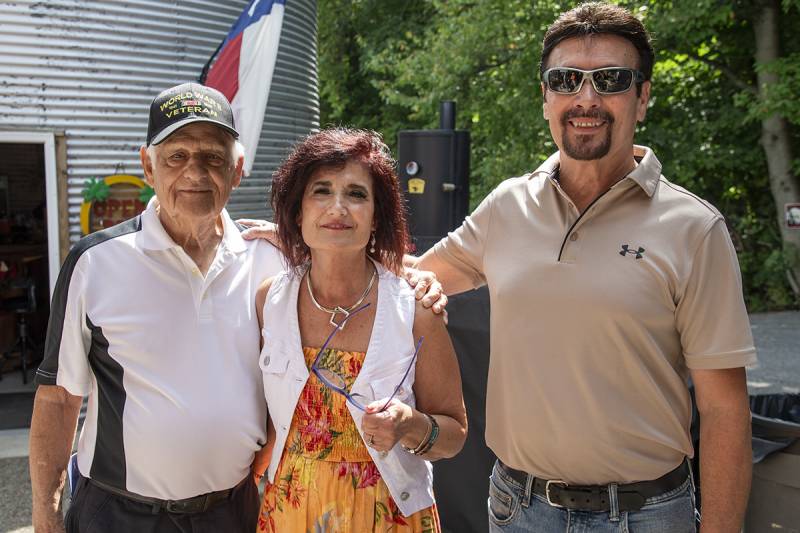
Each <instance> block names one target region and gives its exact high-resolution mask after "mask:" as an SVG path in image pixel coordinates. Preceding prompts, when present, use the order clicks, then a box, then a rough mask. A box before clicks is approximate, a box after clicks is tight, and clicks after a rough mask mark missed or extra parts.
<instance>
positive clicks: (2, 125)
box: [0, 0, 319, 265]
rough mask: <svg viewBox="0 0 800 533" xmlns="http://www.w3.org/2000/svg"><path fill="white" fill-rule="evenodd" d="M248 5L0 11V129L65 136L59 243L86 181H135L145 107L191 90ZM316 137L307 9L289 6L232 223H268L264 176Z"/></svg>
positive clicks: (155, 2)
mask: <svg viewBox="0 0 800 533" xmlns="http://www.w3.org/2000/svg"><path fill="white" fill-rule="evenodd" d="M247 4H248V2H247V1H246V0H225V1H218V0H170V1H164V0H117V1H114V0H106V1H100V0H52V1H48V2H40V1H33V0H22V1H16V2H13V3H8V2H6V3H2V4H0V20H1V21H2V25H1V26H0V130H3V131H5V132H14V131H24V132H54V133H55V134H56V135H57V136H58V138H61V137H60V135H63V142H64V144H65V146H66V157H65V163H66V164H65V167H66V168H65V170H66V187H64V186H63V184H61V185H60V187H61V189H62V191H63V192H62V196H64V197H65V198H63V197H62V198H60V204H61V205H65V206H66V210H67V214H66V216H64V214H63V213H62V214H61V217H63V218H62V219H63V220H64V221H66V225H67V226H68V227H67V228H63V227H62V228H60V231H61V235H62V240H64V239H66V240H68V241H69V242H74V241H76V240H77V239H78V238H79V237H80V222H79V211H80V204H81V203H82V201H83V199H82V196H81V194H82V190H83V187H84V184H85V182H86V180H88V179H90V178H97V177H102V176H107V175H109V174H120V173H126V174H135V175H141V170H140V164H139V155H138V149H139V146H140V145H141V144H142V143H143V142H144V137H145V132H146V128H147V109H148V106H149V103H150V101H151V99H152V98H153V96H154V95H155V94H157V93H158V92H159V91H161V90H162V89H164V88H166V87H169V86H172V85H175V84H177V83H180V82H183V81H189V80H196V79H197V77H198V75H199V74H200V71H201V69H202V67H203V65H204V64H205V63H206V61H207V60H208V58H209V56H210V55H211V54H212V53H213V51H214V50H215V49H216V47H217V45H218V44H219V43H220V42H221V41H222V39H223V38H224V37H225V35H226V34H227V32H228V30H229V28H230V26H231V25H232V24H233V22H235V20H236V18H237V17H238V16H239V14H240V13H241V11H242V10H243V9H244V7H245V6H246V5H247ZM318 127H319V100H318V91H317V55H316V1H315V0H287V2H286V10H285V15H284V21H283V28H282V32H281V40H280V46H279V50H278V57H277V63H276V67H275V73H274V77H273V82H272V88H271V91H270V97H269V101H268V104H267V110H266V116H265V120H264V127H263V130H262V134H261V139H260V143H259V149H258V153H257V156H256V161H255V164H254V166H253V172H252V174H251V176H250V177H249V178H247V179H246V180H245V181H243V183H242V186H241V187H240V188H239V189H238V190H237V191H236V192H235V193H234V195H233V197H232V198H231V201H230V203H229V211H230V212H231V214H232V215H233V216H234V217H239V216H257V217H265V216H267V217H268V216H270V213H269V211H268V210H267V207H266V204H267V194H268V192H267V189H268V185H269V182H270V179H271V175H272V172H273V171H274V169H275V168H276V167H277V165H278V163H279V162H280V160H281V159H282V158H283V157H284V156H285V155H286V153H287V151H288V148H289V147H290V146H291V144H292V143H293V142H294V141H295V140H296V139H297V138H298V137H300V136H303V135H305V134H307V133H309V132H310V131H312V130H315V129H317V128H318ZM7 134H8V133H7ZM9 135H10V134H9ZM64 200H66V202H64ZM61 217H60V218H61ZM62 225H63V224H62ZM65 230H66V231H65ZM62 244H63V243H62ZM52 264H53V263H52V262H51V265H52Z"/></svg>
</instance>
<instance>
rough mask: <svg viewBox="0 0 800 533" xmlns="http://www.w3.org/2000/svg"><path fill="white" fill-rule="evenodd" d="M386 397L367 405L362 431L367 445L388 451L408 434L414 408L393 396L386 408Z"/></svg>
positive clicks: (381, 450) (380, 450)
mask: <svg viewBox="0 0 800 533" xmlns="http://www.w3.org/2000/svg"><path fill="white" fill-rule="evenodd" d="M384 405H386V398H383V399H382V400H376V401H374V402H372V403H370V404H369V405H368V406H367V409H366V411H365V414H364V418H363V419H362V421H361V431H362V432H363V433H364V441H365V442H366V444H367V446H369V447H371V448H372V449H374V450H377V451H379V452H388V451H389V450H391V449H392V448H394V447H395V445H396V444H397V443H398V442H399V441H400V440H402V439H403V437H405V436H406V434H407V433H408V431H409V429H410V425H411V422H412V420H413V418H414V410H413V409H412V408H411V407H410V406H408V405H406V404H404V403H403V402H401V401H400V400H398V399H397V398H393V399H392V400H391V401H390V402H389V405H388V406H386V409H384V410H383V411H381V410H380V409H381V408H382V407H383V406H384Z"/></svg>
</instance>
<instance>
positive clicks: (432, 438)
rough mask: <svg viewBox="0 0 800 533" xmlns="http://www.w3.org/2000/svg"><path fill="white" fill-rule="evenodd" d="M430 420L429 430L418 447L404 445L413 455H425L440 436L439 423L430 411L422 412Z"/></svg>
mask: <svg viewBox="0 0 800 533" xmlns="http://www.w3.org/2000/svg"><path fill="white" fill-rule="evenodd" d="M422 414H423V415H425V417H426V418H427V419H428V422H430V426H429V428H428V432H427V433H426V434H425V437H424V438H423V439H422V440H421V441H420V443H419V445H418V446H417V447H416V448H413V449H412V448H408V447H406V446H403V448H405V450H406V451H407V452H408V453H410V454H412V455H424V454H426V453H428V452H429V451H430V449H431V447H432V446H433V443H434V442H436V439H437V438H438V437H439V423H438V422H437V421H436V419H435V418H433V417H432V416H431V415H429V414H428V413H422Z"/></svg>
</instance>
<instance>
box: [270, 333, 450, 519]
mask: <svg viewBox="0 0 800 533" xmlns="http://www.w3.org/2000/svg"><path fill="white" fill-rule="evenodd" d="M318 352H319V350H318V349H317V348H303V355H304V356H305V360H306V365H307V366H309V367H310V366H311V364H313V362H314V360H315V359H316V357H317V353H318ZM325 352H326V353H324V354H323V357H324V358H325V359H326V361H325V364H326V366H328V365H329V364H332V365H335V366H336V367H337V369H338V373H339V374H340V375H342V376H344V377H345V380H346V384H347V386H348V387H349V386H351V385H352V383H353V381H355V378H356V377H357V376H358V373H359V371H360V370H361V365H362V364H363V362H364V356H365V353H364V352H348V351H342V350H335V349H329V350H325ZM440 529H441V527H440V525H439V515H438V513H437V511H436V505H433V506H431V507H428V508H427V509H423V510H421V511H418V512H416V513H414V514H413V515H411V516H408V517H405V516H403V515H402V514H401V513H400V511H399V509H398V508H397V505H396V504H395V502H394V499H392V496H391V495H390V494H389V489H388V488H387V486H386V483H385V482H384V481H383V479H381V475H380V472H378V468H377V467H376V466H375V463H374V462H372V458H371V457H370V455H369V452H368V451H367V448H366V446H365V445H364V442H363V441H362V440H361V436H360V435H359V433H358V429H357V428H356V425H355V422H354V421H353V418H352V417H351V416H350V412H349V411H348V410H347V405H346V400H345V398H344V396H342V395H341V394H337V393H336V392H334V391H332V390H330V389H329V388H328V387H326V386H325V385H324V384H323V383H322V382H320V381H319V379H318V378H317V377H316V375H315V374H313V373H311V375H310V376H309V378H308V381H307V382H306V385H305V388H304V389H303V392H302V393H301V394H300V399H299V400H298V402H297V407H296V408H295V411H294V416H293V417H292V425H291V427H290V428H289V435H288V437H287V439H286V446H285V447H284V451H283V456H282V457H281V461H280V463H279V464H278V470H277V472H276V474H275V482H274V483H273V484H268V485H267V488H266V491H265V492H264V499H263V501H262V503H261V511H260V513H259V517H258V527H257V532H258V533H264V532H270V533H271V532H279V533H312V532H313V533H317V532H319V533H322V532H324V533H339V532H341V533H351V532H352V533H362V532H363V533H367V532H379V531H380V532H391V533H412V532H413V533H439V532H440Z"/></svg>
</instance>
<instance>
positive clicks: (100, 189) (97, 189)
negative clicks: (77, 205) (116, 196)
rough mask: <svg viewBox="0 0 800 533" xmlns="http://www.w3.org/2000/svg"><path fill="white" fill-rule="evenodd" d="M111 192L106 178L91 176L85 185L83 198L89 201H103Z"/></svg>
mask: <svg viewBox="0 0 800 533" xmlns="http://www.w3.org/2000/svg"><path fill="white" fill-rule="evenodd" d="M109 194H111V187H109V186H108V184H106V182H105V180H102V179H97V178H89V179H88V180H87V181H86V183H85V184H84V186H83V199H84V200H85V201H87V202H102V201H103V200H105V199H106V198H108V195H109Z"/></svg>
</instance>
